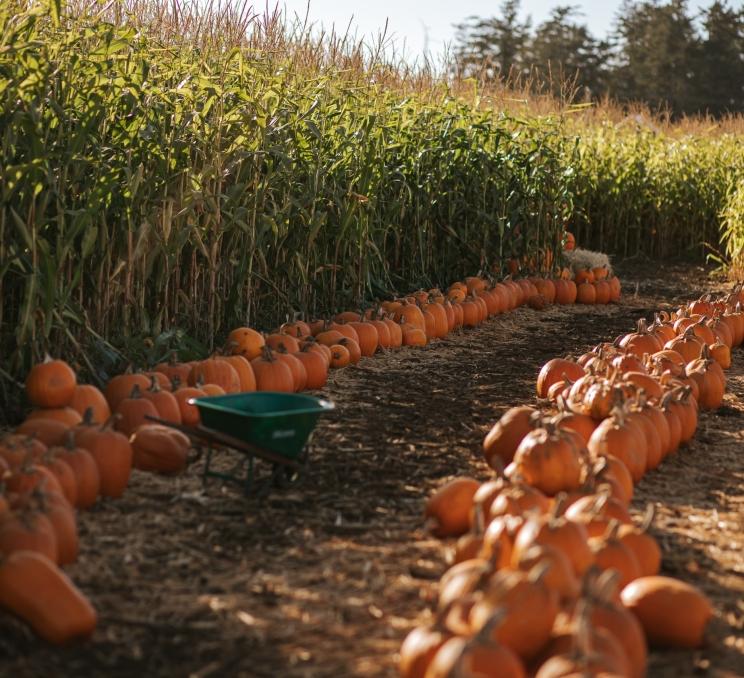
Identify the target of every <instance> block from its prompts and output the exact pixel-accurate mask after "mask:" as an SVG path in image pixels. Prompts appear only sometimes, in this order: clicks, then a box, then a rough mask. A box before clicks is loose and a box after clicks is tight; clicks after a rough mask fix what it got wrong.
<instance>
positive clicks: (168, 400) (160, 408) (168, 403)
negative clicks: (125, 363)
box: [142, 377, 181, 424]
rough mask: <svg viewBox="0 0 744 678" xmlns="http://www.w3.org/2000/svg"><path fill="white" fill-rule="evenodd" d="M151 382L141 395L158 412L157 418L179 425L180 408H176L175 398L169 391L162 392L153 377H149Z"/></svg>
mask: <svg viewBox="0 0 744 678" xmlns="http://www.w3.org/2000/svg"><path fill="white" fill-rule="evenodd" d="M150 378H151V379H152V382H151V384H150V388H148V389H147V390H146V391H144V392H143V393H142V397H143V398H144V399H145V400H149V401H150V402H151V403H152V404H153V405H154V406H155V409H156V410H157V412H158V417H159V418H160V419H164V420H165V421H172V422H173V423H175V424H180V423H181V408H180V407H179V406H178V400H176V396H174V395H173V393H171V392H170V391H164V390H163V389H162V388H160V384H159V383H158V380H157V379H156V378H155V377H150Z"/></svg>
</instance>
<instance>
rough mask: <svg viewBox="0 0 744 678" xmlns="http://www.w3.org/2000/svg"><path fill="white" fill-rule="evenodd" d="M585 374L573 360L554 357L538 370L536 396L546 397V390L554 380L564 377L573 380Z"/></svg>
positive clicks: (561, 379) (560, 379)
mask: <svg viewBox="0 0 744 678" xmlns="http://www.w3.org/2000/svg"><path fill="white" fill-rule="evenodd" d="M585 374H586V371H585V370H584V368H583V367H582V366H581V365H579V364H578V363H575V362H574V361H573V360H564V359H562V358H554V359H553V360H550V361H548V362H547V363H545V365H543V366H542V369H541V370H540V374H539V375H538V377H537V396H538V398H547V397H548V390H549V389H550V387H551V386H552V385H553V384H555V383H556V382H558V381H563V380H566V379H569V380H570V381H572V382H575V381H577V380H578V379H579V378H580V377H583V376H584V375H585Z"/></svg>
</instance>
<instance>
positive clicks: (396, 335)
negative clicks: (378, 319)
mask: <svg viewBox="0 0 744 678" xmlns="http://www.w3.org/2000/svg"><path fill="white" fill-rule="evenodd" d="M382 321H383V322H384V323H385V324H386V325H387V328H388V330H389V331H390V347H391V348H400V347H401V346H403V328H402V327H401V326H400V325H399V324H398V323H396V322H395V321H394V320H392V319H391V318H383V319H382Z"/></svg>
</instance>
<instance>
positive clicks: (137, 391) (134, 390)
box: [129, 384, 142, 400]
mask: <svg viewBox="0 0 744 678" xmlns="http://www.w3.org/2000/svg"><path fill="white" fill-rule="evenodd" d="M129 397H130V398H134V399H135V400H136V399H137V398H141V397H142V391H140V387H139V384H135V385H134V386H133V387H132V392H131V393H130V394H129Z"/></svg>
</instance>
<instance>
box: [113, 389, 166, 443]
mask: <svg viewBox="0 0 744 678" xmlns="http://www.w3.org/2000/svg"><path fill="white" fill-rule="evenodd" d="M116 414H117V419H116V424H115V427H116V430H117V431H121V432H122V433H124V434H125V435H128V436H129V435H132V433H134V431H135V430H136V429H137V428H139V427H140V426H142V424H144V423H146V422H147V421H148V419H147V417H156V418H157V417H158V416H159V413H158V410H157V408H156V407H155V404H154V403H153V402H152V401H150V400H148V399H147V398H143V397H142V392H141V391H140V388H139V386H135V387H134V388H133V389H132V393H131V395H130V396H129V398H125V399H124V400H122V401H121V402H120V403H119V405H118V407H117V408H116Z"/></svg>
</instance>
